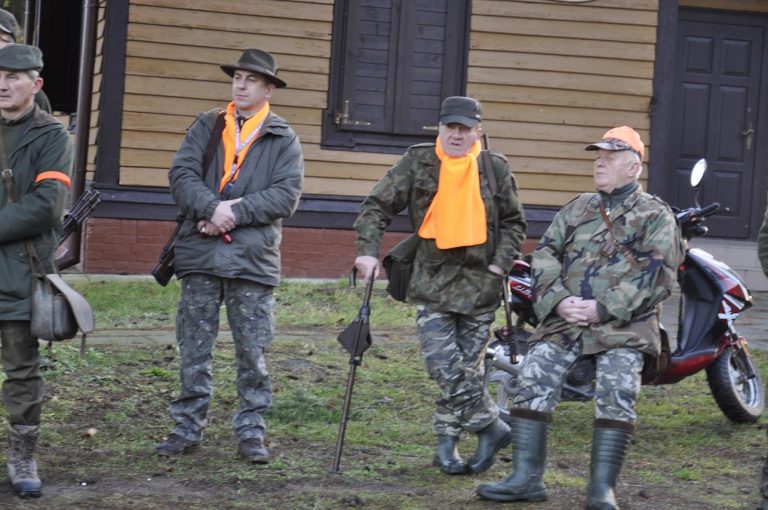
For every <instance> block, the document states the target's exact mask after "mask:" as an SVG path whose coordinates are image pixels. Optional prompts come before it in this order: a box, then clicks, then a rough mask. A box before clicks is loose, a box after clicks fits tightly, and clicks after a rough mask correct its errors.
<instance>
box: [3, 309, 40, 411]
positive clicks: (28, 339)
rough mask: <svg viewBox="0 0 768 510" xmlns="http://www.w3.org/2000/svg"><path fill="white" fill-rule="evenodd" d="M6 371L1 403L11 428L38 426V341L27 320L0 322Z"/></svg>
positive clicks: (4, 368)
mask: <svg viewBox="0 0 768 510" xmlns="http://www.w3.org/2000/svg"><path fill="white" fill-rule="evenodd" d="M0 341H2V361H3V370H5V381H3V404H5V410H6V411H7V412H8V423H10V424H11V425H39V424H40V414H41V412H42V409H43V377H42V376H41V375H40V354H39V347H38V341H37V338H33V337H32V332H31V331H30V329H29V321H0Z"/></svg>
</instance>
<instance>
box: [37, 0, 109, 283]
mask: <svg viewBox="0 0 768 510" xmlns="http://www.w3.org/2000/svg"><path fill="white" fill-rule="evenodd" d="M27 5H29V0H27ZM98 12H99V5H98V0H83V23H82V26H83V29H82V37H81V39H80V76H79V77H78V85H77V117H76V120H75V142H74V165H73V168H72V187H71V189H70V194H71V201H72V204H74V203H75V202H77V199H78V198H80V195H82V194H83V189H84V188H85V174H86V165H87V162H88V132H89V129H90V122H91V96H92V93H93V69H94V62H95V53H96V24H97V21H98ZM25 22H26V20H25ZM25 37H26V36H25ZM80 241H81V233H80V231H77V232H75V233H73V234H72V235H71V236H70V237H69V239H67V241H66V242H65V248H66V252H65V253H64V254H63V255H62V257H61V258H59V259H58V260H57V262H58V266H59V269H60V270H61V269H66V268H68V267H71V266H74V265H75V264H77V263H79V262H80V249H81V242H80Z"/></svg>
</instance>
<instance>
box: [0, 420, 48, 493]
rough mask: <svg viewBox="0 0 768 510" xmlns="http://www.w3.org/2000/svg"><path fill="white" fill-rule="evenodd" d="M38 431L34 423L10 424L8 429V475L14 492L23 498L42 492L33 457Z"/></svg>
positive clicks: (38, 428)
mask: <svg viewBox="0 0 768 510" xmlns="http://www.w3.org/2000/svg"><path fill="white" fill-rule="evenodd" d="M39 433H40V427H39V426H36V425H12V426H11V427H10V429H9V431H8V444H9V446H10V447H9V448H8V477H9V478H10V480H11V484H12V485H13V490H15V491H16V494H18V495H19V497H21V498H25V499H26V498H39V497H40V496H42V494H43V493H42V483H41V482H40V477H39V476H38V475H37V462H35V460H34V459H33V455H34V453H35V446H36V444H37V437H38V435H39Z"/></svg>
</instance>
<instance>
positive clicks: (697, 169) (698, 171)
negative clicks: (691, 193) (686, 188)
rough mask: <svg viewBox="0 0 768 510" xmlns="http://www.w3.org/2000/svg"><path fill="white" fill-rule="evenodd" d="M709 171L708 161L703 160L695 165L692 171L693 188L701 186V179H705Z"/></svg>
mask: <svg viewBox="0 0 768 510" xmlns="http://www.w3.org/2000/svg"><path fill="white" fill-rule="evenodd" d="M706 171H707V160H706V159H704V158H701V159H700V160H698V161H697V162H696V164H695V165H693V168H692V169H691V187H693V188H695V187H697V186H698V185H699V184H701V179H702V178H703V177H704V172H706Z"/></svg>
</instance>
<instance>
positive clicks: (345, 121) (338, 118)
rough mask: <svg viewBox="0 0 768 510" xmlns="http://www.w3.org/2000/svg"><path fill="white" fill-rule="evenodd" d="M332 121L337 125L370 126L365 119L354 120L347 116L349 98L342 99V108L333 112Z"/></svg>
mask: <svg viewBox="0 0 768 510" xmlns="http://www.w3.org/2000/svg"><path fill="white" fill-rule="evenodd" d="M333 123H334V124H336V125H337V126H370V125H371V123H370V122H368V121H365V120H354V119H351V118H349V99H345V100H344V109H343V110H342V111H340V112H339V111H335V112H333Z"/></svg>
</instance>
